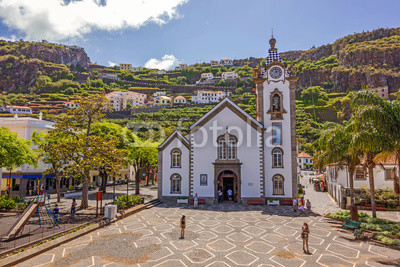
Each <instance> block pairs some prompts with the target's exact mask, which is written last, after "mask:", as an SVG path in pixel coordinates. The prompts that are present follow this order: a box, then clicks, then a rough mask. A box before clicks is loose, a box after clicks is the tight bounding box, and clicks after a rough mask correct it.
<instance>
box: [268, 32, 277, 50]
mask: <svg viewBox="0 0 400 267" xmlns="http://www.w3.org/2000/svg"><path fill="white" fill-rule="evenodd" d="M275 44H276V39H275V38H274V34H273V33H272V36H271V39H269V45H270V46H271V48H270V49H269V50H268V52H271V51H277V50H278V49H276V48H275Z"/></svg>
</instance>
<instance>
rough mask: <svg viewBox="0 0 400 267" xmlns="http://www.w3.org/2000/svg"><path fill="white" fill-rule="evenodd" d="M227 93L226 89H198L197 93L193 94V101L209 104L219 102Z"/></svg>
mask: <svg viewBox="0 0 400 267" xmlns="http://www.w3.org/2000/svg"><path fill="white" fill-rule="evenodd" d="M226 96H227V94H226V93H225V92H224V91H198V92H197V95H195V96H192V103H195V104H209V103H217V102H219V101H221V100H222V99H224V98H225V97H226Z"/></svg>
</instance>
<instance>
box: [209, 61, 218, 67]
mask: <svg viewBox="0 0 400 267" xmlns="http://www.w3.org/2000/svg"><path fill="white" fill-rule="evenodd" d="M210 65H211V67H212V68H214V67H219V62H218V60H211V61H210Z"/></svg>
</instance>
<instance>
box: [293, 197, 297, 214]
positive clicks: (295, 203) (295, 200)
mask: <svg viewBox="0 0 400 267" xmlns="http://www.w3.org/2000/svg"><path fill="white" fill-rule="evenodd" d="M297 207H298V206H297V199H296V198H295V197H294V198H293V212H297Z"/></svg>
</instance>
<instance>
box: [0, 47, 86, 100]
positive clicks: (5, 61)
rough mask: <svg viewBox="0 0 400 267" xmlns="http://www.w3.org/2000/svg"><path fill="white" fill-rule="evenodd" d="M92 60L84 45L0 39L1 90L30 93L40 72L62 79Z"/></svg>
mask: <svg viewBox="0 0 400 267" xmlns="http://www.w3.org/2000/svg"><path fill="white" fill-rule="evenodd" d="M89 63H90V59H89V57H88V56H87V54H86V52H85V51H84V49H83V48H79V47H75V46H63V45H54V44H49V43H44V42H42V43H36V42H24V41H19V42H7V41H1V40H0V78H1V79H0V91H8V92H13V93H27V92H29V89H31V87H32V86H34V84H35V82H36V80H37V78H38V77H39V76H40V75H46V76H50V77H60V78H62V77H63V76H66V75H68V74H69V73H70V68H85V67H87V65H88V64H89Z"/></svg>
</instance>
